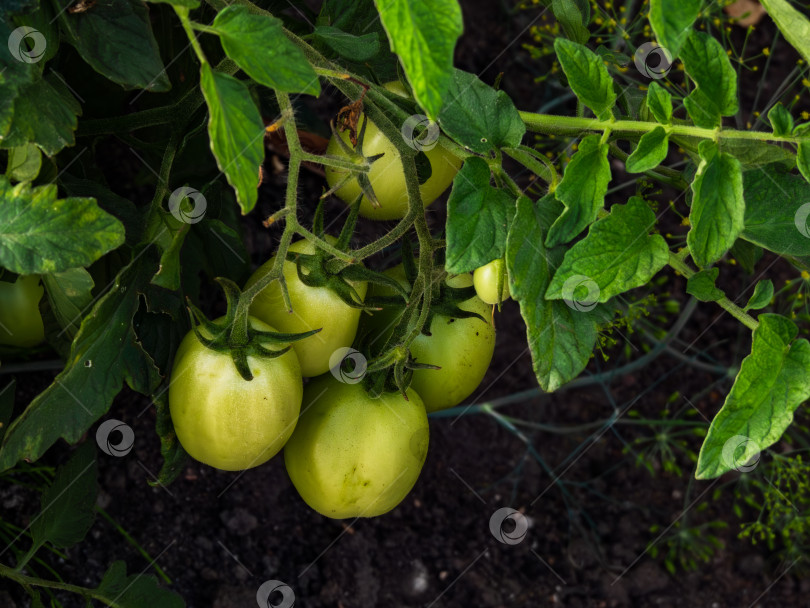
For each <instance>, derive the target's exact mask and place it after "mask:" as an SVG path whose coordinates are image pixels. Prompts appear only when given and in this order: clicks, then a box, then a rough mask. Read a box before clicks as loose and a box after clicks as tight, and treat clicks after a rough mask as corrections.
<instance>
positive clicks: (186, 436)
mask: <svg viewBox="0 0 810 608" xmlns="http://www.w3.org/2000/svg"><path fill="white" fill-rule="evenodd" d="M223 319H224V317H222V318H220V319H217V320H216V321H215V323H218V322H221V321H222V320H223ZM250 324H251V326H252V327H253V328H254V329H257V330H260V331H275V329H274V328H273V327H271V326H269V325H267V324H266V323H262V322H261V321H259V320H258V319H255V318H253V317H250ZM200 331H201V333H202V334H203V335H204V336H206V337H210V336H209V334H208V332H207V331H205V329H203V328H200ZM267 348H268V349H270V350H277V349H280V348H281V346H279V345H277V344H268V345H267ZM247 360H248V365H249V366H250V371H251V372H252V373H253V380H250V381H247V380H245V379H243V378H242V376H240V375H239V372H238V371H237V370H236V366H235V365H234V363H233V360H232V359H231V356H230V354H229V353H219V352H216V351H214V350H211V349H210V348H207V347H206V346H203V344H202V343H201V342H200V341H199V340H198V339H197V336H196V335H195V334H194V331H190V332H188V333H187V334H186V336H185V338H183V341H182V342H181V343H180V347H179V348H178V349H177V353H176V354H175V357H174V367H173V368H172V377H171V384H170V385H169V411H170V412H171V416H172V422H173V423H174V430H175V432H176V433H177V438H178V439H179V440H180V444H181V445H182V446H183V448H184V449H185V450H186V452H188V453H189V455H190V456H191V457H192V458H194V459H196V460H199V461H200V462H202V463H205V464H207V465H210V466H212V467H216V468H217V469H223V470H225V471H240V470H243V469H250V468H252V467H256V466H259V465H260V464H262V463H264V462H267V461H268V460H270V458H272V457H273V456H275V455H276V454H277V453H278V452H279V451H280V450H281V448H282V447H284V444H285V443H286V442H287V439H289V437H290V435H291V434H292V432H293V429H294V428H295V424H296V421H297V420H298V414H299V413H300V411H301V398H302V395H303V390H304V389H303V382H302V379H301V368H300V366H299V365H298V359H297V358H296V356H295V352H294V351H293V350H289V351H287V352H286V353H284V354H283V355H281V356H279V357H275V358H272V359H268V358H263V357H253V356H249V357H248V359H247Z"/></svg>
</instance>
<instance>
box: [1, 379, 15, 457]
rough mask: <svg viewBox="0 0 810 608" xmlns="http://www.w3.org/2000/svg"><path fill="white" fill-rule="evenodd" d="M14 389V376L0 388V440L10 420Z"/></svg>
mask: <svg viewBox="0 0 810 608" xmlns="http://www.w3.org/2000/svg"><path fill="white" fill-rule="evenodd" d="M16 389H17V381H16V380H15V379H14V378H12V379H11V382H9V383H8V384H6V385H5V386H4V387H3V388H2V389H0V442H2V441H3V437H4V436H5V434H6V429H7V428H8V423H9V422H11V415H12V414H13V413H14V395H15V393H16Z"/></svg>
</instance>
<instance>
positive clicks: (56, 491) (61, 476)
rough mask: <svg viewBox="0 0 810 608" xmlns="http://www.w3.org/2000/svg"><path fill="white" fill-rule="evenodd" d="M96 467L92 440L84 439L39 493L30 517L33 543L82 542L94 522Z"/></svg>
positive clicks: (67, 544) (62, 544) (61, 544)
mask: <svg viewBox="0 0 810 608" xmlns="http://www.w3.org/2000/svg"><path fill="white" fill-rule="evenodd" d="M97 476H98V467H97V466H96V450H95V444H94V442H93V441H92V440H91V441H87V442H85V443H84V444H82V445H81V446H80V447H79V449H78V450H76V452H75V453H74V454H73V456H72V457H71V458H70V460H68V461H67V463H65V464H64V465H63V466H61V467H59V469H57V471H56V476H55V477H54V479H53V483H51V485H50V486H48V488H47V489H46V490H45V491H44V492H43V493H42V507H41V508H40V512H39V514H38V515H36V516H35V517H34V519H33V520H31V536H32V537H33V539H34V545H35V546H37V547H41V546H42V545H44V544H45V543H50V544H51V545H53V546H54V547H56V548H58V549H66V548H67V547H72V546H73V545H75V544H76V543H79V542H81V541H82V540H83V539H84V537H85V536H86V535H87V531H88V530H89V529H90V526H92V525H93V518H94V516H95V508H94V507H95V506H96V496H97V495H98V484H97V482H96V477H97Z"/></svg>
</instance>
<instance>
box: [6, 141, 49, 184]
mask: <svg viewBox="0 0 810 608" xmlns="http://www.w3.org/2000/svg"><path fill="white" fill-rule="evenodd" d="M40 167H42V152H40V151H39V148H37V147H36V145H35V144H32V143H25V144H23V145H22V146H18V147H16V148H12V149H11V150H9V151H8V165H7V166H6V176H7V177H8V178H9V179H12V180H14V181H15V182H30V181H33V180H35V179H36V177H37V175H39V169H40Z"/></svg>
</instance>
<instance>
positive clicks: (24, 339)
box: [0, 274, 45, 348]
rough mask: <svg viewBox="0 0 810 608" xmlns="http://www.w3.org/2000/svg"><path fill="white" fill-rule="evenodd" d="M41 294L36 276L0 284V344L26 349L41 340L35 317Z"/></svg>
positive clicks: (39, 319) (41, 330) (42, 334)
mask: <svg viewBox="0 0 810 608" xmlns="http://www.w3.org/2000/svg"><path fill="white" fill-rule="evenodd" d="M44 294H45V289H44V288H43V287H42V285H40V284H39V275H36V274H32V275H27V276H18V277H17V280H16V281H15V282H14V283H11V282H9V281H0V344H4V345H6V346H20V347H23V348H28V347H31V346H36V345H37V344H39V343H40V342H42V341H43V340H44V339H45V326H44V325H43V323H42V315H41V314H39V301H40V300H41V299H42V296H43V295H44Z"/></svg>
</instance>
